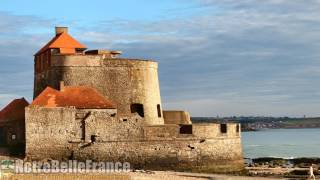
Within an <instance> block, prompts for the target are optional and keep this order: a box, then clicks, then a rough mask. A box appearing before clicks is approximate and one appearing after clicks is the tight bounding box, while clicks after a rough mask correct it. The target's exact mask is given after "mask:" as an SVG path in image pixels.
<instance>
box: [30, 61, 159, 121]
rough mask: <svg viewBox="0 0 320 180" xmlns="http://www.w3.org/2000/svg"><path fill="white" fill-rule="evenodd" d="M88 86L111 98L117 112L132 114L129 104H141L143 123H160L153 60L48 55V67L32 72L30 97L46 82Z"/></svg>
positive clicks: (37, 93) (157, 83)
mask: <svg viewBox="0 0 320 180" xmlns="http://www.w3.org/2000/svg"><path fill="white" fill-rule="evenodd" d="M60 81H64V84H65V85H66V86H90V87H93V88H95V89H96V90H98V91H99V92H100V93H101V94H103V95H104V96H105V97H106V98H108V99H110V100H111V101H113V102H114V103H115V105H116V108H117V109H118V115H119V117H121V118H124V119H126V118H127V117H130V116H131V115H132V113H131V108H130V106H131V105H132V104H135V103H137V104H142V105H143V110H144V119H145V124H147V125H154V124H164V120H163V115H162V106H161V97H160V88H159V79H158V63H157V62H155V61H147V60H136V59H121V58H105V56H104V55H52V56H51V65H50V67H49V68H48V69H47V70H45V71H44V72H42V73H36V74H35V85H34V86H35V87H34V97H37V96H38V95H39V94H40V93H41V92H42V91H43V90H44V89H45V88H46V87H47V86H50V87H53V88H56V89H59V87H60Z"/></svg>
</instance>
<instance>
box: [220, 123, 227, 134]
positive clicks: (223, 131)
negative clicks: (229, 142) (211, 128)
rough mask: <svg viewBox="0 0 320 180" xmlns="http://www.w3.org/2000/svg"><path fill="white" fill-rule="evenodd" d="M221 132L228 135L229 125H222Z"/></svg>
mask: <svg viewBox="0 0 320 180" xmlns="http://www.w3.org/2000/svg"><path fill="white" fill-rule="evenodd" d="M220 132H221V133H223V134H224V133H227V124H220Z"/></svg>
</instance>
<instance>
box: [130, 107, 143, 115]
mask: <svg viewBox="0 0 320 180" xmlns="http://www.w3.org/2000/svg"><path fill="white" fill-rule="evenodd" d="M130 109H131V113H138V114H139V116H141V117H144V110H143V104H131V107H130Z"/></svg>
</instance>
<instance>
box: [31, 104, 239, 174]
mask: <svg viewBox="0 0 320 180" xmlns="http://www.w3.org/2000/svg"><path fill="white" fill-rule="evenodd" d="M79 111H80V112H79ZM82 111H91V113H90V116H89V117H88V118H87V119H86V120H85V128H86V130H85V137H86V138H85V140H83V139H81V138H80V137H81V135H80V134H81V133H82V132H83V131H82V128H83V127H81V126H80V124H79V122H78V118H79V113H80V114H81V113H82ZM115 111H116V110H77V109H74V108H41V107H32V106H31V107H27V108H26V137H27V138H26V139H27V142H26V158H27V159H28V160H45V159H54V160H68V159H76V160H79V161H85V160H93V161H109V162H110V161H112V162H115V161H122V162H130V163H131V167H132V168H136V169H140V168H143V169H154V170H178V171H180V170H181V171H182V170H187V171H194V172H234V171H241V170H243V168H244V166H243V157H242V147H241V138H240V132H239V128H240V127H239V125H238V124H234V123H229V124H226V126H227V132H226V133H221V127H220V126H221V125H220V124H195V125H192V132H190V133H188V134H182V133H181V131H179V129H180V126H179V125H175V124H167V125H154V126H143V121H144V120H143V118H141V117H139V116H138V115H137V114H134V115H133V116H131V118H129V119H127V120H126V121H123V120H121V119H119V118H117V117H114V116H112V114H114V113H115ZM92 135H96V136H97V139H96V140H95V142H94V143H93V142H92V141H91V140H90V136H92Z"/></svg>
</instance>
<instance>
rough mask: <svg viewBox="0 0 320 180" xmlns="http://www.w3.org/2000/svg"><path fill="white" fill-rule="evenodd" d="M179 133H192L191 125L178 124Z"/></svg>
mask: <svg viewBox="0 0 320 180" xmlns="http://www.w3.org/2000/svg"><path fill="white" fill-rule="evenodd" d="M180 134H192V125H180Z"/></svg>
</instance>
